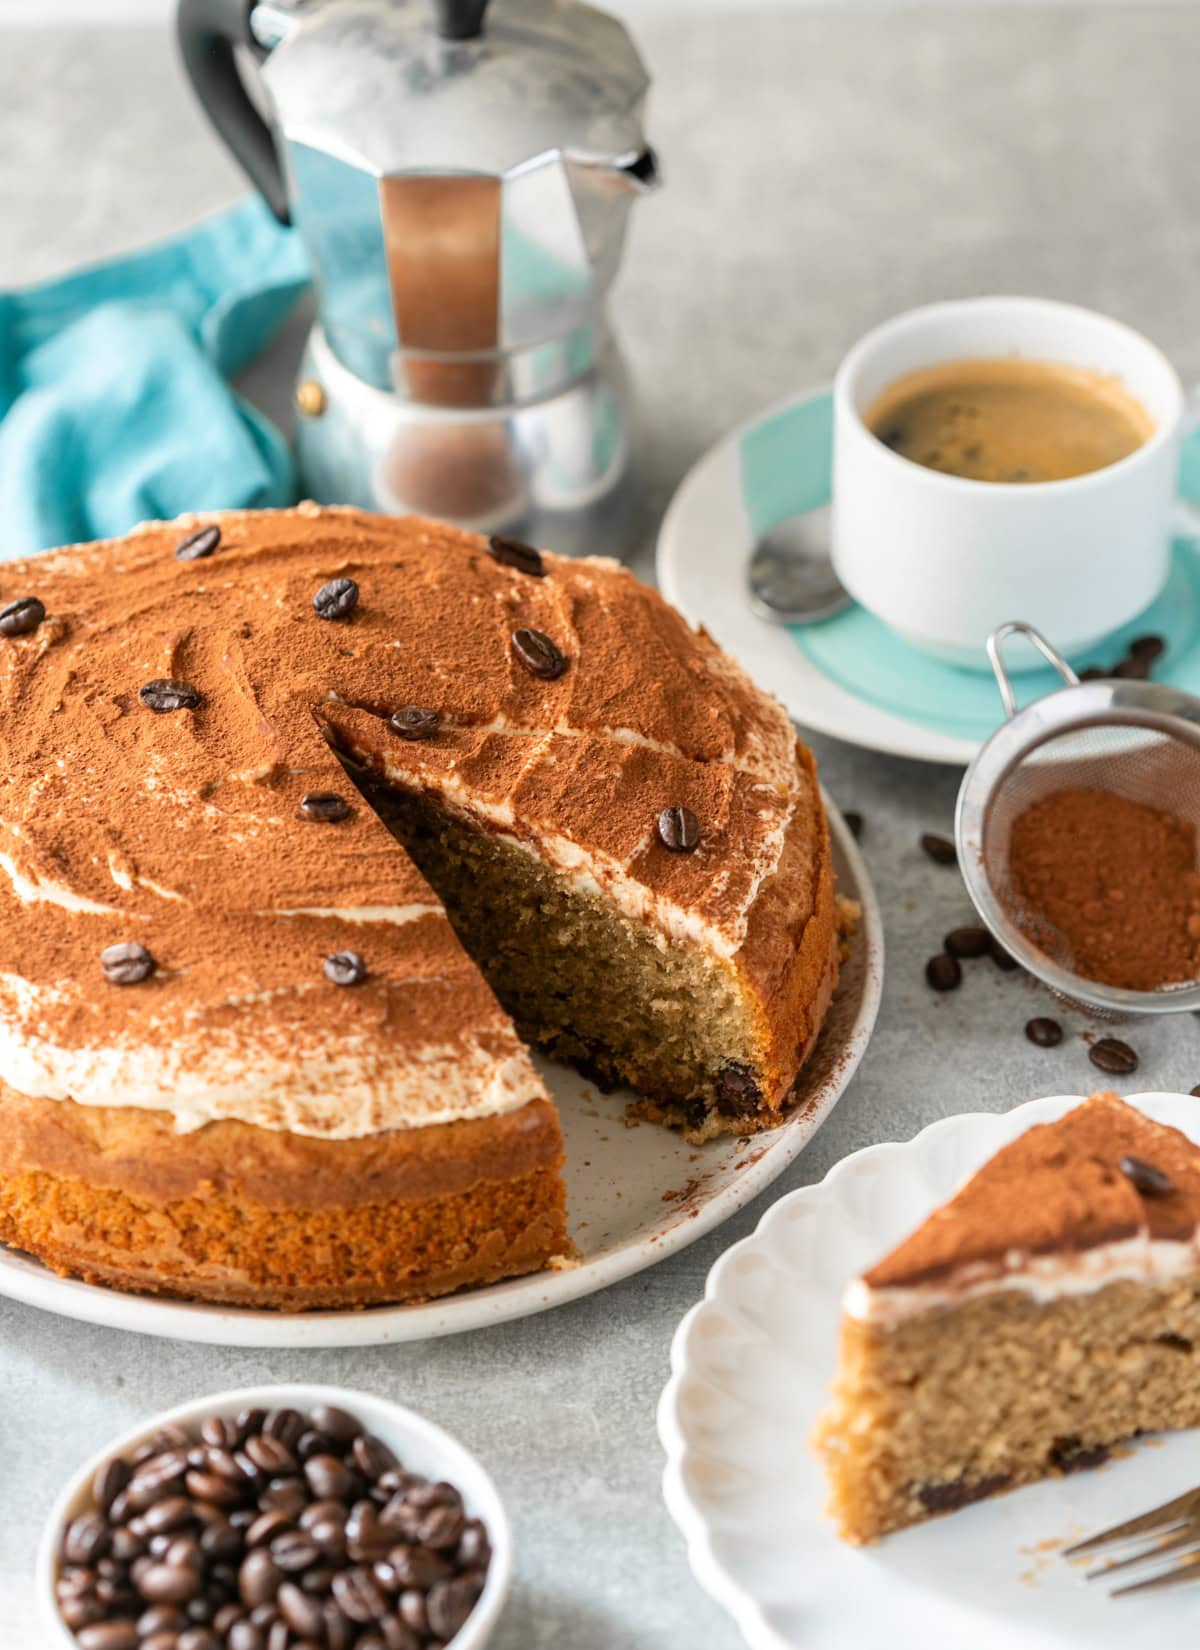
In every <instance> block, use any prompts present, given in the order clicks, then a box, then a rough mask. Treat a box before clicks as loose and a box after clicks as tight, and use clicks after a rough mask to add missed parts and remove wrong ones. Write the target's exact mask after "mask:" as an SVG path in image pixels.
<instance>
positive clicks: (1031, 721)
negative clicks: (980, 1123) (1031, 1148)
mask: <svg viewBox="0 0 1200 1650" xmlns="http://www.w3.org/2000/svg"><path fill="white" fill-rule="evenodd" d="M1013 636H1022V637H1024V638H1025V639H1026V641H1027V642H1028V643H1030V644H1032V646H1033V647H1035V648H1036V649H1037V650H1038V652H1039V653H1041V654H1042V656H1043V658H1045V659H1046V661H1047V662H1048V663H1049V664H1051V665H1052V666H1053V667H1054V669H1055V670H1056V671H1057V672H1058V674H1059V675H1060V676H1061V677H1062V679H1063V682H1064V683H1065V686H1064V687H1062V688H1059V689H1057V690H1056V691H1055V692H1053V693H1049V694H1047V695H1046V696H1045V697H1044V698H1042V699H1039V700H1037V701H1036V702H1035V703H1034V704H1032V705H1028V706H1026V708H1025V709H1024V710H1018V709H1017V704H1016V696H1015V694H1014V692H1013V686H1012V682H1011V680H1010V679H1009V675H1008V670H1007V668H1006V666H1005V663H1004V658H1003V648H1004V644H1005V642H1006V641H1007V640H1008V639H1009V638H1010V637H1013ZM988 657H989V659H990V660H991V662H992V669H993V671H994V672H995V675H996V682H997V684H998V686H999V689H1000V696H1001V698H1002V699H1003V701H1004V709H1005V712H1006V715H1007V718H1008V719H1007V721H1006V722H1005V723H1004V724H1003V725H1002V726H1001V727H1000V728H999V729H998V730H997V731H996V732H995V733H994V734H993V735H992V737H991V738H990V739H989V740H988V742H987V744H986V745H985V746H984V747H983V749H982V750H981V751H980V752H979V754H978V756H976V758H975V760H974V761H973V762H972V763H971V766H970V767H969V768H968V769H967V771H966V773H965V774H964V776H963V782H962V786H961V787H960V789H959V793H958V810H957V814H956V818H955V836H956V839H957V843H958V861H959V866H960V868H961V870H962V875H963V880H964V881H965V882H966V885H967V891H968V893H969V894H970V895H971V898H972V900H973V901H974V903H975V907H976V909H977V910H978V912H979V915H980V916H981V917H982V919H983V921H984V922H985V923H986V924H987V926H988V928H989V929H990V930H991V931H992V933H993V934H994V935H995V937H996V938H997V939H998V940H999V941H1000V943H1001V944H1002V945H1003V946H1004V947H1005V948H1006V950H1008V951H1009V952H1011V953H1012V955H1013V956H1014V957H1015V958H1016V959H1017V961H1018V962H1019V963H1020V964H1021V966H1022V967H1023V968H1026V969H1027V970H1028V971H1029V973H1031V974H1033V975H1036V977H1037V978H1038V979H1040V980H1042V981H1044V982H1045V984H1046V985H1048V986H1050V987H1051V989H1052V990H1054V991H1056V992H1058V993H1059V995H1060V996H1063V997H1066V998H1068V999H1070V1000H1071V1001H1073V1002H1076V1003H1079V1004H1081V1005H1083V1006H1084V1007H1086V1008H1090V1009H1093V1010H1094V1011H1095V1012H1097V1013H1099V1014H1102V1015H1105V1016H1108V1017H1111V1018H1120V1017H1121V1016H1123V1015H1128V1014H1173V1013H1175V1014H1178V1013H1184V1012H1186V1011H1195V1010H1200V978H1197V979H1192V980H1184V981H1181V982H1179V983H1178V984H1172V985H1166V986H1162V987H1160V988H1159V989H1157V990H1154V991H1130V990H1126V989H1124V988H1121V987H1117V986H1111V985H1104V984H1101V983H1100V982H1099V981H1097V980H1089V979H1085V978H1084V977H1083V976H1082V975H1080V974H1077V973H1076V972H1075V970H1074V968H1073V967H1072V962H1071V955H1070V950H1069V947H1068V946H1067V943H1066V941H1065V939H1063V938H1062V936H1061V935H1059V934H1058V933H1057V931H1056V930H1054V929H1050V928H1046V927H1045V925H1044V920H1043V921H1042V924H1041V929H1040V932H1039V943H1036V944H1035V943H1034V941H1033V940H1031V939H1030V938H1029V937H1028V936H1027V934H1026V933H1025V932H1024V931H1023V929H1022V928H1021V926H1019V922H1018V918H1019V917H1020V916H1021V914H1022V913H1021V911H1020V902H1019V900H1018V898H1017V895H1016V892H1015V890H1014V888H1013V885H1012V880H1011V876H1010V871H1009V852H1010V846H1011V840H1012V828H1013V824H1014V821H1015V820H1016V819H1017V818H1018V817H1019V816H1020V815H1021V814H1022V813H1023V812H1024V811H1025V809H1026V808H1028V807H1029V806H1030V805H1031V804H1032V803H1034V802H1037V801H1038V800H1039V799H1040V798H1041V797H1043V796H1046V795H1048V794H1049V793H1050V792H1051V791H1057V790H1061V789H1063V788H1065V787H1068V786H1070V787H1086V788H1088V789H1091V790H1102V791H1108V792H1111V793H1113V794H1115V795H1117V796H1121V797H1124V798H1125V799H1126V800H1128V801H1130V802H1140V803H1144V804H1145V805H1146V806H1148V807H1152V808H1158V809H1161V810H1163V811H1164V812H1167V813H1171V814H1174V815H1176V816H1177V817H1178V818H1180V819H1183V820H1186V821H1188V822H1189V823H1190V824H1192V825H1193V826H1195V827H1196V831H1197V839H1198V840H1200V699H1196V698H1193V697H1192V695H1191V694H1189V693H1183V692H1181V691H1180V690H1179V689H1178V688H1173V687H1167V686H1164V685H1162V684H1160V683H1157V682H1136V681H1117V680H1113V681H1090V682H1081V681H1080V680H1079V678H1078V677H1077V676H1076V674H1075V672H1074V671H1073V670H1072V669H1071V667H1070V665H1068V664H1067V662H1066V660H1065V659H1062V658H1060V657H1059V655H1058V654H1057V653H1056V652H1055V650H1054V649H1053V648H1052V647H1051V646H1050V644H1049V642H1047V641H1046V639H1045V637H1044V636H1042V635H1040V634H1039V633H1038V632H1037V631H1036V630H1034V629H1033V627H1032V626H1031V625H1025V624H1016V623H1013V624H1005V625H1001V626H1000V628H999V629H998V630H996V631H994V632H993V634H992V635H991V636H990V637H989V639H988ZM1132 915H1133V914H1132V913H1131V916H1132ZM1026 920H1027V921H1028V920H1029V918H1028V916H1026Z"/></svg>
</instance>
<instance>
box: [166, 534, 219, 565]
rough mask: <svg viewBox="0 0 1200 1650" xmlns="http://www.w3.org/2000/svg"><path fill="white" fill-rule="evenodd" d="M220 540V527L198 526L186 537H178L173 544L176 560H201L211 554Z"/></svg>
mask: <svg viewBox="0 0 1200 1650" xmlns="http://www.w3.org/2000/svg"><path fill="white" fill-rule="evenodd" d="M220 542H221V529H220V528H219V527H217V526H211V527H198V528H197V529H196V531H195V532H194V533H189V534H188V536H187V538H185V539H180V541H179V543H178V544H177V545H176V546H175V560H176V561H203V560H204V558H205V557H206V556H211V555H212V553H213V551H214V550H215V549H216V548H217V546H218V544H220Z"/></svg>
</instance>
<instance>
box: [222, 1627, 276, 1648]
mask: <svg viewBox="0 0 1200 1650" xmlns="http://www.w3.org/2000/svg"><path fill="white" fill-rule="evenodd" d="M266 1642H267V1641H266V1639H265V1638H264V1637H263V1633H262V1629H261V1628H259V1627H256V1626H255V1625H254V1623H253V1622H252V1621H239V1622H235V1623H234V1625H233V1626H232V1627H231V1628H230V1629H229V1632H228V1633H227V1634H226V1644H227V1646H228V1650H265V1646H266Z"/></svg>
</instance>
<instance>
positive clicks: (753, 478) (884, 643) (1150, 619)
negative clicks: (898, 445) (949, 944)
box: [739, 391, 1200, 741]
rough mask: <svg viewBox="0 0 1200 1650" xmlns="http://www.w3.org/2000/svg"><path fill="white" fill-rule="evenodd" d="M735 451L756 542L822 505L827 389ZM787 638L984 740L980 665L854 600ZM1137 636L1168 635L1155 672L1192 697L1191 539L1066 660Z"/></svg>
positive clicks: (1092, 657) (1026, 685)
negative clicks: (1111, 622) (1151, 598)
mask: <svg viewBox="0 0 1200 1650" xmlns="http://www.w3.org/2000/svg"><path fill="white" fill-rule="evenodd" d="M739 448H740V459H741V484H742V501H743V505H744V508H745V513H746V517H747V519H748V521H749V525H750V528H751V533H752V537H753V538H754V539H758V538H760V537H761V536H762V534H763V533H765V532H766V531H767V530H768V529H769V528H771V527H773V526H774V525H775V523H776V522H778V521H782V520H783V518H784V517H785V516H790V515H794V514H796V513H798V512H799V511H802V510H814V509H817V508H819V507H820V506H821V505H824V504H828V502H829V499H830V493H831V483H832V477H831V472H832V456H833V397H832V396H831V395H830V394H829V393H828V391H825V392H823V393H821V394H819V395H814V396H811V397H809V398H808V399H806V400H803V401H799V402H794V403H792V404H791V405H789V406H786V407H784V408H783V409H782V410H780V411H778V412H775V413H772V414H769V415H768V416H767V417H766V418H764V419H763V420H761V421H760V422H758V423H755V424H753V425H751V426H750V427H748V428H747V429H746V430H744V431H743V432H742V434H741V436H740V440H739ZM1180 493H1181V496H1182V497H1183V498H1185V499H1187V500H1189V501H1190V502H1193V503H1200V432H1197V433H1196V434H1194V435H1193V436H1191V437H1190V438H1189V439H1188V440H1187V441H1186V442H1185V444H1184V448H1183V457H1182V463H1181V466H1180ZM1013 617H1017V618H1019V617H1020V615H1019V614H1016V615H1013ZM789 634H790V635H791V638H792V640H793V643H794V645H795V646H796V647H797V648H798V649H799V650H800V652H801V653H803V654H804V655H805V657H806V658H807V659H808V661H809V662H810V663H811V664H812V665H813V666H814V667H815V668H816V669H817V670H818V671H819V672H820V673H821V674H822V675H823V676H824V677H826V679H828V680H829V681H831V682H834V683H836V684H837V685H838V686H839V687H840V688H842V689H844V690H845V691H846V692H847V693H849V694H851V695H853V696H854V697H855V698H857V699H860V700H862V701H863V702H864V703H866V704H869V705H873V706H875V707H876V708H877V709H879V710H882V711H886V712H887V713H889V714H890V715H892V716H897V717H900V718H902V719H903V720H905V721H908V722H911V723H914V724H916V725H917V726H919V727H922V728H927V729H929V730H931V731H933V732H936V733H941V734H948V735H953V736H955V737H958V738H962V739H970V740H975V741H982V740H984V739H986V738H988V736H989V735H990V734H991V733H992V732H993V730H994V729H995V727H996V724H997V721H998V720H999V719H1000V714H1001V713H1000V706H999V700H998V697H997V693H996V684H995V682H994V681H993V680H992V678H991V676H990V675H989V674H988V673H987V672H985V671H974V670H964V669H962V668H960V667H959V666H957V665H952V664H946V663H944V662H943V661H941V660H938V659H934V658H931V657H930V656H929V655H928V654H925V653H921V652H918V651H917V650H916V649H915V648H913V647H911V646H910V645H909V644H908V643H907V642H905V641H903V640H901V638H900V637H899V636H897V635H896V634H895V633H894V632H893V631H891V630H889V629H888V627H887V626H886V625H885V624H884V623H883V622H882V621H881V620H879V619H876V618H875V617H873V615H872V614H870V613H868V612H867V611H866V609H865V608H862V607H859V606H858V605H857V604H855V605H852V606H851V607H849V608H846V609H845V610H844V611H843V612H841V613H839V614H837V615H836V616H835V617H834V618H832V619H826V620H825V621H824V622H823V623H821V624H813V625H802V626H801V625H797V626H793V627H792V628H791V629H790V632H789ZM1144 635H1156V636H1161V637H1162V639H1163V640H1164V642H1165V643H1166V652H1165V653H1164V655H1163V656H1162V658H1161V659H1160V660H1159V661H1158V663H1157V664H1156V665H1155V668H1154V678H1155V680H1156V681H1163V682H1170V683H1171V684H1172V685H1173V686H1175V687H1180V688H1183V689H1185V690H1186V691H1187V692H1190V693H1195V694H1197V695H1200V543H1197V542H1196V541H1195V540H1192V539H1187V538H1177V539H1176V540H1175V541H1174V543H1173V546H1172V558H1171V571H1170V573H1169V575H1168V577H1167V582H1166V585H1165V586H1164V588H1163V590H1162V593H1161V594H1160V595H1159V597H1158V599H1157V600H1156V601H1155V602H1153V603H1152V604H1151V605H1150V606H1149V607H1148V608H1147V609H1146V610H1145V612H1144V613H1141V614H1139V615H1138V617H1137V618H1136V619H1133V620H1132V621H1131V622H1130V623H1129V624H1127V625H1123V626H1122V627H1121V628H1120V629H1119V630H1115V631H1113V632H1112V634H1111V635H1109V636H1107V637H1106V638H1105V639H1104V640H1103V641H1102V642H1100V643H1098V644H1097V645H1096V646H1095V647H1093V648H1090V649H1088V650H1087V651H1086V652H1084V653H1082V654H1080V655H1078V656H1077V657H1075V658H1073V659H1072V660H1071V663H1072V664H1073V665H1074V666H1075V667H1076V668H1077V669H1083V668H1085V667H1087V666H1089V665H1095V666H1100V667H1101V668H1109V667H1111V666H1112V665H1113V664H1114V663H1115V662H1116V661H1117V660H1118V659H1119V658H1120V657H1121V656H1122V654H1123V653H1124V652H1125V650H1126V648H1127V646H1128V644H1129V642H1131V641H1132V640H1133V639H1134V637H1136V636H1144ZM1049 640H1050V641H1051V642H1053V640H1054V638H1053V637H1052V636H1051V637H1050V638H1049ZM1058 685H1059V681H1058V677H1057V676H1056V675H1055V674H1054V672H1053V671H1052V670H1050V669H1048V668H1046V669H1039V670H1031V671H1028V672H1022V674H1021V675H1020V676H1019V677H1018V678H1017V691H1018V695H1019V697H1020V700H1021V703H1022V704H1027V703H1029V702H1031V701H1032V700H1034V699H1038V698H1040V697H1041V696H1042V695H1043V694H1045V693H1049V692H1051V691H1053V689H1054V688H1055V687H1057V686H1058Z"/></svg>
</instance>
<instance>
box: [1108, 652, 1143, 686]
mask: <svg viewBox="0 0 1200 1650" xmlns="http://www.w3.org/2000/svg"><path fill="white" fill-rule="evenodd" d="M1151 663H1152V661H1151V660H1150V659H1139V658H1138V657H1137V655H1136V654H1132V655H1131V656H1130V657H1129V658H1128V659H1121V660H1119V661H1118V662H1117V663H1116V664H1115V665H1114V666H1113V676H1114V677H1115V678H1116V679H1117V680H1118V681H1123V682H1145V681H1148V680H1149V678H1150V666H1151Z"/></svg>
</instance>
